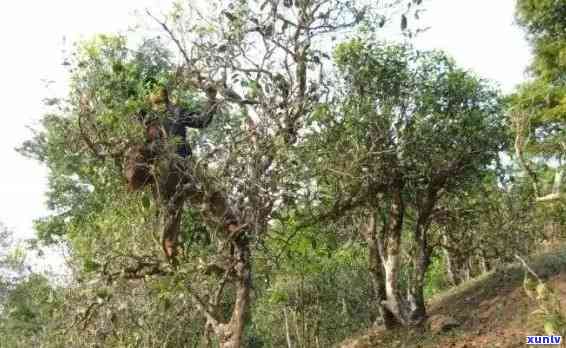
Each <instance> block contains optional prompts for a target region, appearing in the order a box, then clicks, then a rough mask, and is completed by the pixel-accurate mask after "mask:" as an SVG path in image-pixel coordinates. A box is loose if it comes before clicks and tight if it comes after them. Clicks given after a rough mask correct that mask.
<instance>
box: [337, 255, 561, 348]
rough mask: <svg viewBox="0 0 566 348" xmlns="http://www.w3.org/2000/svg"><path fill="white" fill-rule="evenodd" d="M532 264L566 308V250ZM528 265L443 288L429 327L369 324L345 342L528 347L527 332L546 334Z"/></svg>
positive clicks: (355, 346)
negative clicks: (526, 283)
mask: <svg viewBox="0 0 566 348" xmlns="http://www.w3.org/2000/svg"><path fill="white" fill-rule="evenodd" d="M528 262H529V264H530V265H531V266H532V268H533V269H534V270H535V272H537V274H538V275H539V276H541V278H542V279H543V280H545V281H546V282H547V284H548V285H549V286H550V288H552V289H553V290H554V292H555V293H556V294H557V295H558V296H559V297H560V300H561V303H562V304H563V306H562V308H563V310H564V309H566V306H564V305H565V304H566V250H564V248H563V250H562V251H557V252H552V253H546V254H542V255H539V256H537V257H534V258H531V259H530V260H529V261H528ZM523 279H524V270H523V268H521V267H520V266H519V265H515V264H514V265H510V266H507V267H505V268H503V269H499V270H496V271H492V272H490V273H487V274H485V275H482V276H481V277H478V278H476V279H473V280H470V281H469V282H466V283H464V284H462V285H460V286H458V287H455V288H452V289H450V290H449V291H447V292H445V293H442V294H440V295H439V296H436V297H434V298H433V299H431V301H430V303H429V315H430V320H429V323H430V327H432V330H429V331H428V332H427V333H424V334H418V333H415V332H409V331H406V330H399V331H396V332H384V331H383V330H382V329H379V328H378V329H374V330H370V331H369V332H368V333H365V334H363V335H361V336H359V337H356V338H353V339H350V340H347V341H345V342H344V343H343V344H342V345H341V347H343V348H365V347H386V348H389V347H391V348H393V347H423V348H429V347H430V348H432V347H457V348H464V347H465V348H470V347H524V346H525V342H526V339H525V336H526V335H540V334H543V330H542V321H541V318H540V317H539V316H537V315H536V314H533V312H534V311H535V310H536V309H537V308H538V307H537V304H536V302H535V301H534V300H532V299H530V298H529V297H527V296H526V294H525V291H524V289H523ZM447 320H450V321H453V322H455V324H457V325H458V327H457V328H455V329H453V330H450V331H448V332H444V333H441V332H439V330H438V329H435V327H438V323H439V322H441V321H443V322H446V321H447Z"/></svg>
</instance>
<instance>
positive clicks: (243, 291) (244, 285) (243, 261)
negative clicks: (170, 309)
mask: <svg viewBox="0 0 566 348" xmlns="http://www.w3.org/2000/svg"><path fill="white" fill-rule="evenodd" d="M232 245H233V247H234V259H235V264H236V266H235V267H234V270H235V271H236V278H237V281H236V302H235V304H234V308H233V309H232V316H231V318H230V321H229V322H227V323H221V324H217V325H216V326H215V328H214V330H215V332H216V335H217V336H218V338H219V341H220V347H222V348H239V347H242V339H243V336H244V328H245V325H246V321H247V320H248V314H249V313H248V311H249V302H250V291H251V288H252V278H251V264H250V247H249V241H248V238H247V236H245V235H244V234H241V235H240V236H238V237H237V238H236V239H235V240H234V241H233V243H232Z"/></svg>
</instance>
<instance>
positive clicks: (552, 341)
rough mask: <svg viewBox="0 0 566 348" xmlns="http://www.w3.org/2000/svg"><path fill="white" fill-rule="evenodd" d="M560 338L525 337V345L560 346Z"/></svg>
mask: <svg viewBox="0 0 566 348" xmlns="http://www.w3.org/2000/svg"><path fill="white" fill-rule="evenodd" d="M561 341H562V336H527V344H560V342H561Z"/></svg>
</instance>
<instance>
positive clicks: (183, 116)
mask: <svg viewBox="0 0 566 348" xmlns="http://www.w3.org/2000/svg"><path fill="white" fill-rule="evenodd" d="M205 92H206V95H207V98H208V100H207V102H206V105H205V106H204V107H203V108H202V111H201V112H196V111H193V110H188V109H186V108H184V107H182V106H178V105H175V104H174V103H173V102H171V100H170V98H169V92H168V90H167V88H165V87H163V86H160V87H158V88H157V91H156V92H155V93H153V94H152V95H151V96H150V97H149V101H150V103H151V111H150V112H147V111H142V112H140V114H139V115H138V118H139V120H140V121H141V122H142V123H143V124H144V128H145V130H146V141H145V144H144V145H137V146H133V147H131V148H130V149H129V150H128V152H127V153H126V156H125V157H126V164H125V166H124V169H125V176H126V180H127V182H128V188H129V189H130V191H136V190H139V189H141V188H143V187H144V186H146V185H147V184H150V183H152V182H154V181H155V180H152V175H151V165H152V164H154V163H155V160H156V159H158V158H159V157H162V156H163V155H165V152H166V151H165V149H166V144H167V142H168V141H170V140H174V141H175V143H176V150H175V153H176V154H177V155H178V156H180V157H181V158H187V157H188V156H190V155H191V154H192V150H191V147H190V145H189V144H188V143H187V141H186V138H187V127H189V128H197V129H203V128H206V127H207V126H208V125H209V124H210V122H211V121H212V119H213V117H214V114H215V113H217V111H218V105H219V103H218V100H217V99H216V93H217V92H216V88H215V87H214V85H213V84H212V83H210V84H208V85H206V86H205ZM163 114H164V117H163ZM179 165H180V163H176V166H179Z"/></svg>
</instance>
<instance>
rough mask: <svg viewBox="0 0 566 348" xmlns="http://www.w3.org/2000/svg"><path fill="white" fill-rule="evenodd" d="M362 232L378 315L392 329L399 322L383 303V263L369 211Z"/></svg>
mask: <svg viewBox="0 0 566 348" xmlns="http://www.w3.org/2000/svg"><path fill="white" fill-rule="evenodd" d="M362 234H363V236H364V238H365V240H366V242H367V244H368V265H369V275H370V279H371V283H372V287H373V291H374V294H375V295H374V296H375V300H376V303H377V308H378V311H379V317H380V318H381V319H382V320H383V325H384V326H385V328H386V329H392V328H395V327H398V326H399V322H398V321H397V319H395V316H394V315H393V314H392V313H391V311H390V310H389V309H388V308H387V307H386V306H385V305H384V303H385V302H386V301H387V296H386V293H385V275H384V269H383V263H382V262H381V256H380V252H379V246H378V241H377V229H376V225H375V216H374V214H373V213H370V215H369V219H368V223H367V224H366V225H365V226H363V231H362Z"/></svg>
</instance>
